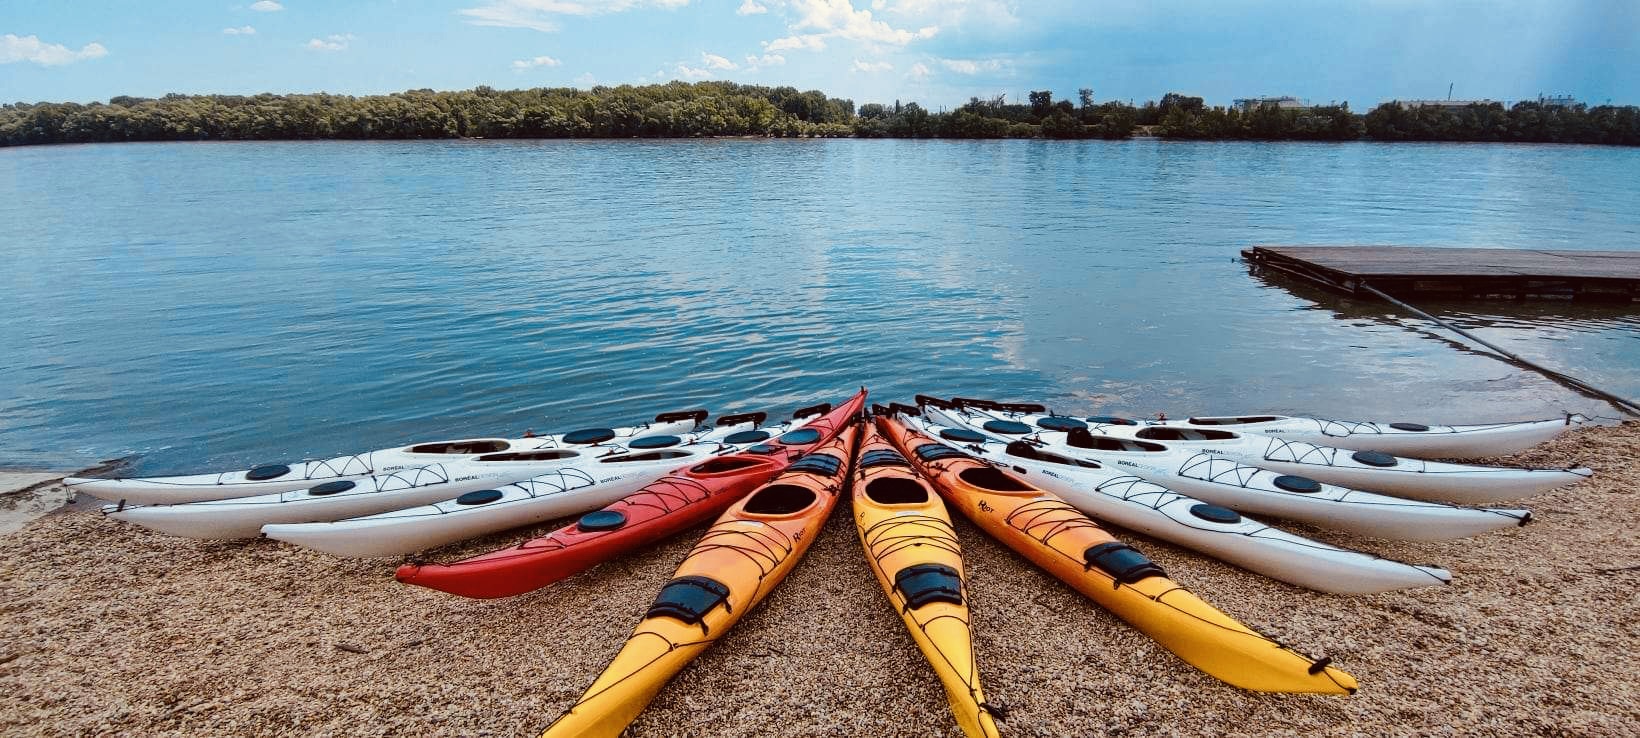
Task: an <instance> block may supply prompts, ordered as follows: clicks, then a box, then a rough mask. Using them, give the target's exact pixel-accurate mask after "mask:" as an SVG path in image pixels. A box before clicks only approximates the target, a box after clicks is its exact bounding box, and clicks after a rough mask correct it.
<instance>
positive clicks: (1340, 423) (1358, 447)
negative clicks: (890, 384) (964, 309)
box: [951, 397, 1588, 459]
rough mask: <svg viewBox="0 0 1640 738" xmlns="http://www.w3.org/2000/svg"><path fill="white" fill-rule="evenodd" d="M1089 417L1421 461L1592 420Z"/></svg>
mask: <svg viewBox="0 0 1640 738" xmlns="http://www.w3.org/2000/svg"><path fill="white" fill-rule="evenodd" d="M951 402H953V403H954V404H957V405H964V406H969V407H972V408H974V409H981V410H984V409H990V410H1007V411H1011V412H1015V413H1027V414H1028V413H1033V412H1034V413H1041V412H1045V408H1044V407H1043V406H1042V405H1038V404H1035V403H998V402H993V401H990V400H971V399H967V398H961V397H957V398H952V400H951ZM1091 420H1097V421H1101V422H1104V423H1107V424H1117V425H1160V426H1169V427H1174V428H1214V429H1218V430H1229V431H1235V432H1237V433H1246V434H1255V435H1264V436H1274V437H1276V438H1284V439H1287V440H1289V441H1303V442H1306V443H1314V444H1317V445H1322V446H1331V447H1333V448H1344V449H1349V450H1351V451H1380V452H1383V453H1386V454H1393V455H1396V456H1411V457H1414V458H1421V459H1479V458H1486V457H1491V456H1507V455H1509V454H1515V453H1520V452H1522V451H1525V450H1527V449H1529V448H1532V447H1534V446H1537V445H1538V444H1541V443H1545V442H1547V441H1551V440H1554V439H1555V438H1556V437H1557V436H1559V435H1560V434H1561V433H1564V432H1566V431H1567V430H1568V429H1570V428H1573V427H1575V426H1581V425H1583V424H1584V423H1587V422H1588V418H1586V417H1584V416H1582V415H1579V414H1576V413H1571V414H1567V415H1566V416H1565V417H1561V418H1552V419H1549V420H1524V421H1516V422H1510V423H1483V424H1477V425H1425V424H1423V423H1374V422H1366V421H1355V420H1329V419H1326V418H1306V417H1295V416H1289V415H1207V416H1202V415H1198V416H1193V417H1190V418H1187V419H1185V420H1159V421H1158V420H1132V419H1128V418H1114V417H1109V416H1106V417H1099V418H1091Z"/></svg>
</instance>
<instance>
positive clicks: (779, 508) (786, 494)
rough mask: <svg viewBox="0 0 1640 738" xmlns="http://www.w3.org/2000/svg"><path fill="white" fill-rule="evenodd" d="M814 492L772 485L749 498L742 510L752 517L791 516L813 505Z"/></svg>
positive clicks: (806, 489)
mask: <svg viewBox="0 0 1640 738" xmlns="http://www.w3.org/2000/svg"><path fill="white" fill-rule="evenodd" d="M816 499H817V498H816V497H815V496H814V491H813V490H810V489H809V488H807V487H799V486H797V485H795V484H771V485H769V486H767V487H764V488H763V489H760V490H758V491H757V492H756V493H754V494H753V495H752V496H751V497H749V498H747V500H746V505H745V507H743V508H741V509H743V510H745V511H746V512H747V513H749V514H752V515H790V514H792V513H795V512H800V511H802V510H803V509H805V508H807V507H808V506H810V505H813V504H814V502H815V500H816Z"/></svg>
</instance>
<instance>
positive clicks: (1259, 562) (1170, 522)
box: [907, 418, 1452, 595]
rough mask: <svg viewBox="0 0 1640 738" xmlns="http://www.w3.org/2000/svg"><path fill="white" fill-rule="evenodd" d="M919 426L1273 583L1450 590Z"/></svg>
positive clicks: (1141, 483) (1079, 467) (1169, 498)
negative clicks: (961, 440)
mask: <svg viewBox="0 0 1640 738" xmlns="http://www.w3.org/2000/svg"><path fill="white" fill-rule="evenodd" d="M907 421H908V422H909V423H910V424H911V425H913V426H914V427H916V428H918V429H919V430H922V431H923V432H924V433H927V434H929V435H931V436H934V437H936V438H942V440H944V442H945V443H946V444H948V445H951V446H954V447H957V448H959V449H960V450H963V451H966V452H968V453H970V454H972V455H974V456H975V457H977V458H980V459H983V460H985V461H989V462H991V463H992V464H994V465H996V466H997V467H998V468H1000V469H1003V470H1004V471H1007V472H1009V473H1011V474H1017V475H1019V476H1020V477H1021V478H1022V479H1025V480H1026V481H1028V482H1030V483H1031V484H1033V485H1036V486H1037V487H1039V488H1041V489H1045V490H1047V491H1049V492H1052V493H1054V494H1056V495H1059V496H1060V497H1061V498H1063V499H1064V500H1065V501H1066V502H1068V503H1070V504H1071V505H1072V506H1073V507H1076V508H1077V509H1079V510H1081V511H1083V512H1085V513H1087V514H1088V515H1090V516H1093V517H1095V518H1098V519H1100V520H1103V521H1106V522H1109V523H1113V524H1115V525H1119V526H1121V527H1123V528H1127V529H1129V530H1133V531H1138V532H1140V533H1144V534H1146V535H1151V536H1155V537H1156V538H1160V539H1162V540H1164V541H1170V542H1172V543H1177V544H1179V545H1181V546H1185V547H1187V548H1191V549H1194V550H1196V551H1200V552H1202V553H1205V554H1208V555H1210V556H1212V557H1214V558H1216V559H1219V560H1221V561H1224V562H1226V563H1229V564H1234V565H1236V566H1239V567H1241V568H1243V569H1247V570H1248V571H1252V572H1255V573H1258V574H1262V575H1264V576H1267V577H1270V578H1272V579H1276V580H1280V581H1283V582H1287V583H1288V584H1293V585H1297V586H1300V587H1305V588H1308V589H1313V590H1316V591H1318V592H1328V593H1332V594H1344V595H1364V594H1377V593H1379V592H1391V591H1394V590H1400V589H1411V588H1414V587H1429V586H1434V585H1438V584H1449V583H1451V581H1452V574H1451V573H1450V572H1448V571H1447V570H1445V569H1441V568H1437V567H1433V566H1413V565H1411V564H1403V563H1401V562H1398V561H1392V560H1389V559H1384V558H1379V557H1377V556H1373V555H1371V554H1366V553H1362V552H1360V551H1352V550H1350V549H1346V548H1339V547H1337V546H1332V545H1329V544H1326V543H1322V542H1320V541H1315V540H1311V539H1308V538H1304V537H1302V536H1298V535H1294V534H1292V533H1288V532H1286V531H1283V530H1280V529H1278V528H1273V527H1270V526H1269V525H1266V524H1264V523H1261V522H1259V521H1257V520H1254V519H1252V518H1248V517H1245V516H1243V515H1241V514H1240V513H1237V512H1236V511H1234V510H1231V509H1228V508H1225V507H1220V506H1218V505H1213V504H1209V503H1206V502H1203V501H1201V500H1198V499H1196V498H1193V497H1188V496H1186V495H1182V494H1179V493H1177V492H1174V491H1173V490H1170V489H1168V488H1167V487H1164V486H1162V485H1159V484H1154V483H1152V482H1147V481H1145V480H1143V479H1141V478H1139V477H1137V476H1134V475H1132V474H1128V473H1125V472H1122V471H1117V470H1115V469H1112V468H1109V467H1106V466H1104V465H1102V464H1100V463H1098V462H1094V461H1086V460H1082V459H1075V458H1072V457H1070V456H1065V455H1060V454H1056V453H1053V452H1051V451H1044V450H1040V449H1038V448H1036V447H1034V446H1032V445H1030V444H1028V443H1025V442H1023V441H1014V442H1012V443H1010V442H1007V441H1005V440H1000V439H996V438H989V437H988V438H986V439H985V440H983V441H980V442H977V443H974V442H971V439H970V442H968V443H962V442H959V441H952V440H949V437H950V435H958V436H962V435H963V434H961V433H955V434H953V433H951V431H953V430H955V429H952V428H947V427H944V426H941V425H937V424H935V423H933V422H929V421H928V420H926V419H920V418H907Z"/></svg>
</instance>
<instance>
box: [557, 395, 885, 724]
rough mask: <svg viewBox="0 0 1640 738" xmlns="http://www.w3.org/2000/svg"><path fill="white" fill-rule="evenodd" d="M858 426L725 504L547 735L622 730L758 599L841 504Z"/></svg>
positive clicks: (805, 548) (791, 565)
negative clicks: (612, 656)
mask: <svg viewBox="0 0 1640 738" xmlns="http://www.w3.org/2000/svg"><path fill="white" fill-rule="evenodd" d="M857 429H858V424H851V425H849V427H848V428H847V429H845V430H843V432H842V433H841V434H839V435H838V436H837V437H836V438H835V439H833V440H832V441H830V442H829V443H827V444H825V445H824V446H821V447H820V448H819V449H816V450H815V451H814V452H813V453H810V454H808V455H806V456H804V457H803V458H802V459H799V460H798V461H797V462H796V463H794V464H792V465H791V466H790V467H787V468H786V471H784V472H783V473H781V474H780V475H779V476H777V477H775V478H774V480H773V481H771V482H769V483H768V484H766V485H763V486H762V487H760V488H758V489H757V491H755V492H753V493H752V494H751V495H749V496H747V497H745V498H743V499H741V500H740V501H739V502H736V503H735V504H734V505H733V506H732V507H730V508H729V509H728V510H727V511H725V512H724V513H723V515H722V517H719V518H718V519H717V522H716V523H713V524H712V527H711V529H710V530H708V531H706V535H704V536H702V537H701V539H700V543H698V544H696V545H695V548H694V550H693V551H690V552H689V556H688V558H685V559H684V560H683V564H682V565H681V566H679V567H678V571H677V574H675V575H673V577H672V581H670V582H667V583H666V586H664V587H662V588H661V593H660V596H659V597H657V598H656V599H655V604H654V605H651V606H650V608H649V612H648V613H647V614H646V615H645V616H644V619H643V621H642V622H640V623H638V628H637V630H635V631H634V632H633V633H632V637H631V638H628V639H627V641H626V645H624V646H622V647H621V651H620V653H618V654H616V655H615V660H614V661H613V662H611V663H610V665H609V666H608V667H607V668H605V669H604V673H603V674H601V675H599V676H598V679H597V680H596V681H594V682H593V683H592V686H591V687H590V688H588V689H587V691H586V693H585V694H583V695H581V699H580V700H579V701H577V702H576V703H575V706H574V707H572V708H570V710H569V712H566V713H564V715H563V716H562V717H560V718H558V720H557V722H554V723H553V724H552V726H551V727H549V728H547V731H546V733H545V734H544V736H545V737H546V738H560V737H562V738H570V737H571V736H607V737H608V738H614V737H615V736H618V735H620V733H621V731H622V730H625V729H626V726H627V725H628V724H630V723H631V722H632V721H633V719H635V718H637V717H638V714H639V713H641V712H643V709H644V708H645V707H647V706H648V705H649V702H650V700H653V699H654V698H655V695H656V694H657V693H659V692H660V690H661V687H663V686H665V685H666V682H667V681H668V680H670V679H671V678H672V677H673V675H675V674H677V673H678V671H680V670H682V669H683V667H684V666H687V665H688V664H689V662H690V661H693V660H694V659H695V656H697V655H699V654H700V652H701V651H704V650H706V647H707V646H710V645H712V643H713V642H714V641H716V640H717V639H719V638H722V637H723V634H724V633H727V632H728V631H729V629H730V628H732V627H734V624H735V623H737V622H739V621H740V619H741V618H742V617H745V615H746V613H747V612H749V611H750V610H751V609H752V608H754V607H756V606H757V604H758V603H759V602H762V601H763V598H764V597H766V596H767V595H768V594H769V592H770V591H771V590H773V589H774V588H775V586H776V585H778V584H780V582H781V580H783V579H785V578H786V574H787V573H789V572H790V571H791V570H792V567H794V566H796V565H797V561H798V559H801V558H802V557H803V554H804V552H806V551H808V548H809V544H811V543H813V542H814V538H815V536H816V535H818V534H819V533H820V526H822V525H824V524H825V522H826V518H827V517H829V516H830V515H831V511H832V509H833V508H835V507H836V506H837V498H838V495H839V494H840V493H841V492H842V490H843V484H844V483H845V482H846V481H847V480H848V467H849V460H850V459H851V458H852V456H853V454H852V453H851V452H852V450H853V447H854V439H855V436H856V431H857Z"/></svg>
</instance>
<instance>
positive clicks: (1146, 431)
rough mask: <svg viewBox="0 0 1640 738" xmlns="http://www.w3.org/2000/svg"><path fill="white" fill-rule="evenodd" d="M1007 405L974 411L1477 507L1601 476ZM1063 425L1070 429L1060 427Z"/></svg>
mask: <svg viewBox="0 0 1640 738" xmlns="http://www.w3.org/2000/svg"><path fill="white" fill-rule="evenodd" d="M923 399H933V398H923ZM936 402H943V401H939V400H936ZM946 404H947V405H950V406H953V407H956V406H957V405H955V403H946ZM1007 407H1008V406H1004V405H996V404H995V403H993V407H992V408H991V409H982V408H976V409H974V410H973V411H974V412H982V413H984V414H987V415H990V416H992V417H993V418H994V420H992V421H988V422H990V423H996V424H1000V425H997V426H996V427H997V428H1008V429H1009V430H1011V431H1013V433H1012V435H1025V434H1029V433H1035V432H1038V431H1045V430H1046V427H1045V426H1044V424H1046V426H1051V427H1053V428H1054V429H1055V430H1054V431H1053V432H1055V433H1064V434H1065V436H1066V437H1067V442H1068V443H1070V445H1073V446H1077V445H1111V444H1108V443H1105V442H1101V441H1098V440H1097V439H1099V438H1113V439H1129V440H1137V441H1148V442H1161V443H1165V444H1166V447H1170V448H1178V449H1185V450H1190V451H1200V452H1202V453H1208V454H1217V455H1220V456H1224V457H1226V458H1229V459H1235V460H1237V461H1240V462H1243V463H1246V464H1251V465H1253V466H1257V467H1260V468H1263V469H1269V470H1271V471H1279V472H1283V473H1285V474H1292V475H1302V476H1304V477H1308V478H1310V479H1314V480H1318V481H1322V482H1328V483H1331V484H1337V485H1341V486H1344V487H1350V488H1353V489H1361V490H1372V491H1375V492H1384V493H1388V494H1393V495H1396V496H1398V497H1410V498H1415V499H1420V500H1441V501H1447V502H1459V503H1463V504H1469V505H1480V504H1487V503H1493V502H1501V501H1504V500H1514V499H1519V498H1522V497H1530V496H1532V495H1537V494H1542V493H1544V492H1547V491H1549V490H1551V489H1555V488H1557V487H1563V486H1566V485H1568V484H1575V483H1577V482H1581V481H1583V480H1585V479H1588V478H1589V477H1590V476H1593V474H1594V472H1593V471H1592V470H1590V469H1587V468H1583V467H1577V468H1570V469H1526V468H1516V467H1498V466H1475V465H1470V464H1451V463H1445V462H1439V461H1424V460H1421V459H1408V458H1405V457H1400V456H1392V455H1390V454H1386V453H1383V452H1382V451H1350V450H1348V449H1340V448H1333V447H1330V446H1319V445H1316V444H1313V443H1305V442H1302V441H1289V440H1286V439H1283V438H1277V437H1274V436H1262V435H1242V434H1240V433H1237V432H1235V431H1227V430H1219V429H1214V428H1178V427H1171V426H1155V425H1139V424H1135V423H1134V422H1133V421H1131V420H1122V419H1119V418H1088V419H1086V420H1083V419H1078V418H1070V417H1064V416H1058V415H1044V414H1042V413H1037V412H1021V411H1019V410H1012V409H1007ZM1061 428H1063V429H1064V430H1058V429H1061Z"/></svg>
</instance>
